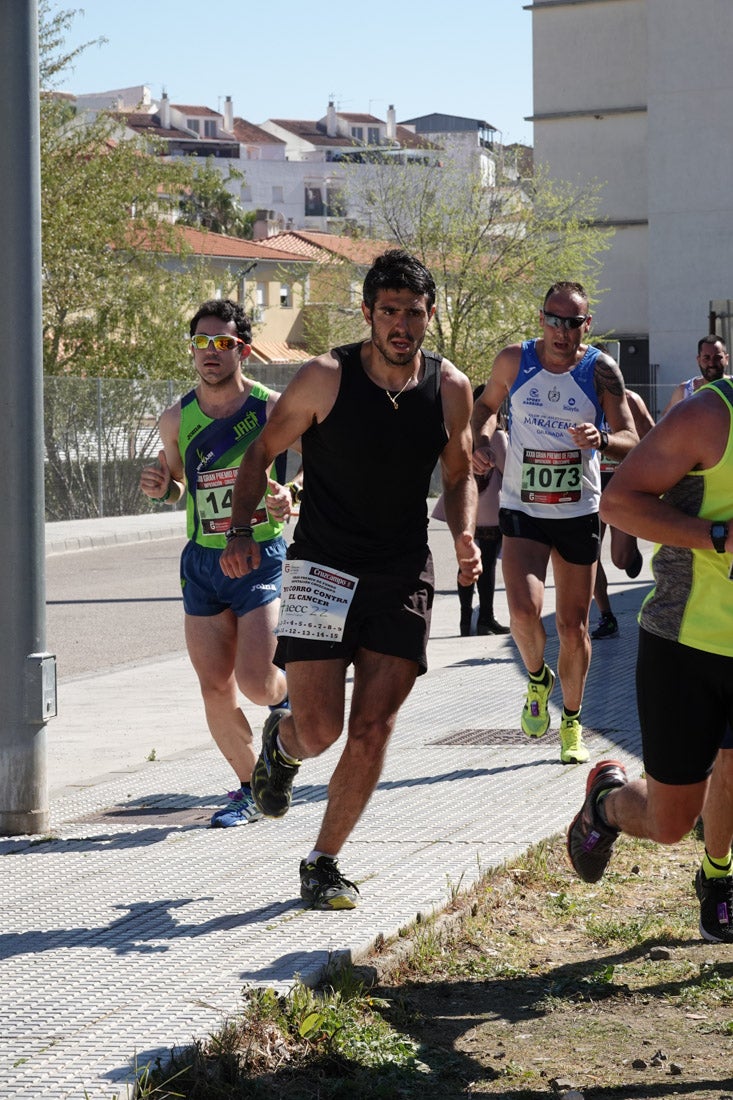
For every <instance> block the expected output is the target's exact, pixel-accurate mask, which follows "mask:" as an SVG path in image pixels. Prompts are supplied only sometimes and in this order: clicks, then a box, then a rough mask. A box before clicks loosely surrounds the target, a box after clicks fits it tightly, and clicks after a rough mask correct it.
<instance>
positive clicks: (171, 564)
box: [46, 522, 459, 680]
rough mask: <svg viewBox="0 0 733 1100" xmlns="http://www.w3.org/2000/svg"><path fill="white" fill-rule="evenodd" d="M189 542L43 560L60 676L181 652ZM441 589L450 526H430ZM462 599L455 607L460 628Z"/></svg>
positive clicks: (449, 570)
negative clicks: (182, 560) (183, 564)
mask: <svg viewBox="0 0 733 1100" xmlns="http://www.w3.org/2000/svg"><path fill="white" fill-rule="evenodd" d="M184 542H185V540H184V539H182V538H173V539H152V540H146V541H144V542H139V543H126V544H123V545H120V546H109V547H102V548H100V549H98V550H80V551H75V552H69V553H66V554H54V555H51V556H49V557H48V558H47V559H46V643H47V649H48V651H49V652H51V653H55V654H56V664H57V669H58V675H59V678H63V679H67V680H68V679H70V678H71V679H73V678H76V677H79V676H86V675H89V674H93V673H100V672H106V671H108V670H110V669H113V668H118V667H120V666H124V665H129V664H139V663H140V662H144V661H147V660H151V659H158V658H161V657H167V656H171V655H174V654H180V653H184V652H185V649H186V645H185V639H184V634H183V606H182V603H181V595H180V587H179V581H178V560H179V557H180V553H181V549H182V547H183V545H184ZM430 545H431V549H432V551H433V555H434V558H435V571H436V588H437V590H438V591H441V590H442V591H443V592H448V593H453V592H454V591H455V588H454V578H455V558H454V554H453V545H452V540H451V538H450V535H449V533H448V529H447V526H446V525H445V524H444V523H437V522H433V523H432V524H431V531H430ZM458 614H459V611H458V599H457V597H456V602H455V617H456V630H457V625H458Z"/></svg>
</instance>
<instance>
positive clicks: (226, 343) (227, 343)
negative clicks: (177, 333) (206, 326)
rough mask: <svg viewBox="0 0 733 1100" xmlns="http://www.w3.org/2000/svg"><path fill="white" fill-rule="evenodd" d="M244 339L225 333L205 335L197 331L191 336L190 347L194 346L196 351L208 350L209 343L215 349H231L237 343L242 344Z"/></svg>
mask: <svg viewBox="0 0 733 1100" xmlns="http://www.w3.org/2000/svg"><path fill="white" fill-rule="evenodd" d="M243 343H244V340H240V339H239V337H238V336H229V335H227V334H226V333H221V335H219V336H207V335H206V334H205V333H203V332H197V333H196V335H195V336H192V337H191V347H192V348H196V349H197V350H198V351H208V349H209V346H210V345H211V344H213V345H214V347H215V348H216V350H217V351H231V350H232V348H236V346H237V344H243Z"/></svg>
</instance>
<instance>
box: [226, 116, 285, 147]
mask: <svg viewBox="0 0 733 1100" xmlns="http://www.w3.org/2000/svg"><path fill="white" fill-rule="evenodd" d="M234 136H235V138H236V139H237V141H243V142H249V143H251V144H255V143H256V144H263V145H265V144H267V145H285V144H286V142H285V141H283V139H282V138H279V137H275V135H274V134H269V133H268V132H267V130H263V129H262V127H261V126H255V124H254V122H247V120H246V119H245V118H235V119H234Z"/></svg>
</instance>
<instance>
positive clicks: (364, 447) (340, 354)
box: [290, 343, 448, 575]
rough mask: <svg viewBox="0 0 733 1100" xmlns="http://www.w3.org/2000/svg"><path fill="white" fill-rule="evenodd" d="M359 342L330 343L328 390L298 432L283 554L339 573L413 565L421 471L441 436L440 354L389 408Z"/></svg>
mask: <svg viewBox="0 0 733 1100" xmlns="http://www.w3.org/2000/svg"><path fill="white" fill-rule="evenodd" d="M361 348H362V344H361V343H358V344H348V345H346V346H345V347H340V348H334V351H333V354H334V355H335V356H336V358H337V359H338V360H339V361H340V363H341V382H340V385H339V392H338V396H337V397H336V401H335V402H334V406H333V408H332V409H331V411H330V413H329V414H328V416H327V417H326V418H325V420H324V421H323V422H322V423H321V424H313V425H311V427H310V428H308V430H307V431H306V432H305V433H304V435H303V438H302V445H303V469H304V492H303V500H302V503H301V506H300V518H299V520H298V524H297V527H296V529H295V532H294V537H293V543H292V546H291V555H290V556H293V557H297V558H305V559H309V560H312V561H318V562H320V563H322V564H327V565H333V566H335V567H336V568H338V569H343V570H344V571H345V572H352V573H355V574H357V575H360V574H362V573H389V574H395V575H405V574H410V575H412V574H414V573H415V572H416V571H417V572H418V573H419V571H420V569H421V568H422V566H423V564H424V562H425V559H426V557H427V545H428V538H427V529H428V514H427V503H426V502H427V495H428V491H429V488H430V478H431V476H432V472H433V470H434V468H435V464H436V462H437V461H438V458H439V456H440V453H441V451H442V450H443V448H444V447H445V445H446V443H447V442H448V434H447V432H446V430H445V425H444V423H443V405H442V401H441V397H440V364H441V356H439V355H436V354H435V353H433V352H428V351H426V352H423V353H422V354H423V356H424V362H425V372H424V375H423V378H422V379H421V380H420V382H419V383H418V384H417V386H416V387H415V388H414V389H412V390H408V391H407V392H406V393H403V394H402V395H401V396H400V398H399V401H398V406H399V407H398V408H397V409H395V408H394V407H393V405H392V402H391V401H390V400H389V398H388V396H387V394H386V392H385V391H384V390H383V389H381V388H380V387H379V386H377V385H375V384H374V382H372V381H371V379H370V378H369V377H368V375H367V374H366V373H365V371H364V368H363V367H362V365H361Z"/></svg>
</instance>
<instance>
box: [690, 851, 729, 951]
mask: <svg viewBox="0 0 733 1100" xmlns="http://www.w3.org/2000/svg"><path fill="white" fill-rule="evenodd" d="M695 893H696V894H697V896H698V899H699V901H700V935H701V936H702V938H703V939H704V940H708V941H709V942H710V943H733V876H731V875H728V876H727V877H726V878H707V877H706V876H705V874H704V872H703V869H702V867H699V868H698V871H697V874H696V875H695Z"/></svg>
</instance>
